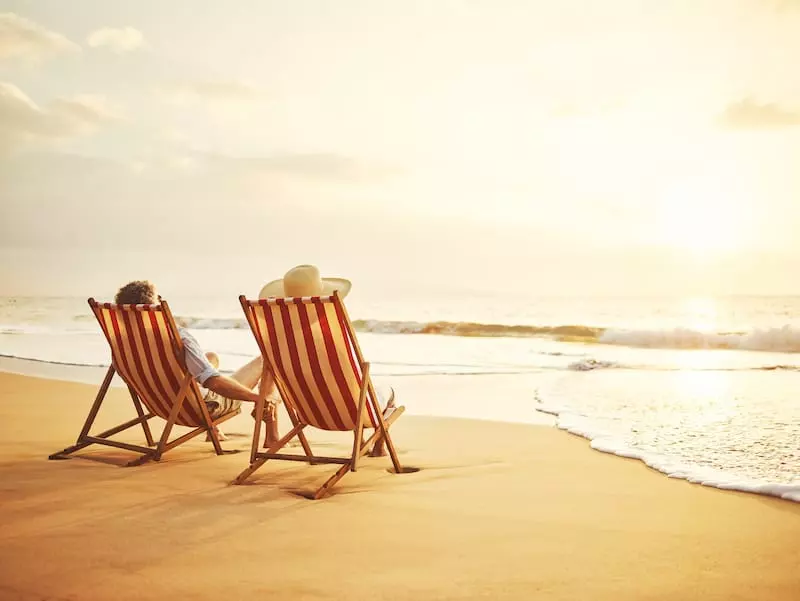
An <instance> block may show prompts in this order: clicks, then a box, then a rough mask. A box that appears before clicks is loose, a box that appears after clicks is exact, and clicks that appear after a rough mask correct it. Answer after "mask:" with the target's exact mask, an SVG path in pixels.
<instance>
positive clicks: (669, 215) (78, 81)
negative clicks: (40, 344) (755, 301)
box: [0, 0, 800, 297]
mask: <svg viewBox="0 0 800 601" xmlns="http://www.w3.org/2000/svg"><path fill="white" fill-rule="evenodd" d="M798 59H800V1H798V0H596V1H590V0H583V1H577V0H560V1H559V2H544V1H540V0H519V1H512V0H491V1H478V0H473V1H468V0H461V1H454V0H437V1H430V0H427V1H426V0H402V1H400V0H395V1H388V0H329V1H322V0H315V1H312V0H292V1H291V2H288V1H281V2H276V1H269V0H262V1H255V0H243V1H239V2H236V3H223V2H195V1H191V2H190V1H177V0H176V1H172V2H163V1H151V0H138V1H137V2H124V3H123V2H106V1H103V0H96V1H95V0H92V1H90V0H72V1H70V2H63V1H59V0H52V1H51V0H39V1H30V0H28V1H8V0H0V295H37V294H50V295H73V294H75V295H84V294H85V295H87V296H88V295H94V296H98V297H102V296H103V294H104V293H105V292H104V291H109V292H108V294H110V293H111V292H113V290H115V289H116V288H117V287H118V286H119V285H120V284H121V283H124V282H125V281H127V280H129V279H133V278H137V279H138V278H147V279H153V280H155V281H157V282H158V283H159V288H160V289H161V290H162V291H164V292H166V293H169V292H172V291H174V292H176V293H189V294H201V293H208V294H211V293H219V294H225V293H226V292H230V293H231V294H233V295H234V296H235V295H236V294H239V293H241V292H245V293H248V292H250V291H257V290H258V289H259V288H260V286H261V284H263V283H264V282H266V281H269V280H272V279H275V278H277V277H280V276H281V275H282V274H283V273H284V272H285V271H286V270H287V269H289V268H290V267H292V266H293V265H296V264H303V263H314V264H317V265H319V267H320V269H321V270H322V271H323V273H324V274H327V275H336V276H343V277H349V278H350V279H352V280H353V281H354V283H355V286H354V291H357V290H358V287H364V288H368V289H371V290H373V291H374V292H377V293H381V292H385V293H386V294H390V293H391V292H392V291H393V290H398V289H404V290H408V289H412V290H413V289H418V290H419V291H420V293H423V294H424V293H425V291H427V290H434V289H437V290H438V289H441V290H452V291H457V292H464V293H469V292H470V291H485V290H489V291H493V292H494V291H496V292H499V293H505V292H509V293H514V294H530V295H556V296H557V295H562V294H564V295H576V294H581V295H582V294H587V295H592V294H603V295H609V294H611V295H615V294H617V295H639V294H651V293H652V294H667V293H670V294H679V295H684V294H685V295H697V294H700V295H717V294H800V283H798V280H797V278H794V277H792V276H793V274H794V273H795V272H796V271H797V268H798V267H799V266H800V261H798V257H800V237H798V236H796V235H795V231H796V230H797V228H798V226H800V169H797V168H796V166H797V165H798V164H800V163H798V161H799V160H800V75H798V71H797V63H798Z"/></svg>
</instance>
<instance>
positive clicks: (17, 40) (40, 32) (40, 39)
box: [0, 13, 80, 60]
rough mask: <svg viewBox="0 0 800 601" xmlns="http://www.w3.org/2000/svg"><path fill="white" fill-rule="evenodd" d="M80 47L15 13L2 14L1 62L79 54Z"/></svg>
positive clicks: (0, 17) (0, 27)
mask: <svg viewBox="0 0 800 601" xmlns="http://www.w3.org/2000/svg"><path fill="white" fill-rule="evenodd" d="M79 51H80V46H78V45H77V44H75V43H73V42H71V41H69V40H68V39H67V38H65V37H64V36H63V35H61V34H59V33H56V32H54V31H50V30H49V29H46V28H44V27H42V26H41V25H39V24H38V23H34V22H33V21H29V20H28V19H25V18H24V17H20V16H19V15H17V14H14V13H0V60H3V59H9V58H14V57H24V58H29V59H41V58H45V57H47V56H51V55H54V54H59V53H63V52H79Z"/></svg>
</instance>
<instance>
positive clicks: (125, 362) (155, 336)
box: [90, 302, 204, 427]
mask: <svg viewBox="0 0 800 601" xmlns="http://www.w3.org/2000/svg"><path fill="white" fill-rule="evenodd" d="M90 304H91V307H92V310H93V311H94V314H95V317H97V321H98V322H99V323H100V327H101V328H102V329H103V333H104V334H105V335H106V338H107V339H108V344H109V345H110V346H111V361H112V365H113V366H114V369H116V370H117V372H118V373H119V375H120V376H122V379H123V380H125V382H126V383H128V384H130V385H131V387H133V389H134V390H135V391H136V394H137V395H138V397H139V399H141V401H142V402H143V403H144V404H145V406H146V407H147V408H148V409H149V410H150V411H151V412H152V413H155V414H156V415H158V416H160V417H162V418H164V419H168V418H169V414H170V411H171V410H172V408H173V406H174V405H175V403H176V402H177V401H178V398H177V397H178V392H179V391H180V387H181V384H182V382H183V380H184V379H185V378H186V377H187V372H186V370H185V369H184V368H183V367H182V364H183V362H182V361H181V360H180V359H179V355H178V352H182V348H183V347H182V346H179V345H180V338H178V337H177V332H174V331H171V328H170V325H169V324H168V322H167V316H166V315H165V313H164V311H163V310H162V308H161V305H115V304H112V303H96V302H90ZM186 394H187V398H186V401H184V403H183V406H182V407H181V410H180V412H179V413H178V417H177V418H176V420H175V423H176V424H177V425H180V426H193V427H196V426H201V425H203V424H204V421H203V417H202V413H201V411H200V408H199V407H200V405H199V403H201V402H203V401H202V399H201V398H200V396H199V391H198V390H197V387H196V386H194V385H192V384H190V385H189V387H188V389H187V391H186Z"/></svg>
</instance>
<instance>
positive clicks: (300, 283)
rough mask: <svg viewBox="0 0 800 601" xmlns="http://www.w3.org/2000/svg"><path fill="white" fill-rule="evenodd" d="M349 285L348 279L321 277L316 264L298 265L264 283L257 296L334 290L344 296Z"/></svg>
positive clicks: (281, 295)
mask: <svg viewBox="0 0 800 601" xmlns="http://www.w3.org/2000/svg"><path fill="white" fill-rule="evenodd" d="M351 287H352V284H351V283H350V280H346V279H344V278H323V277H321V276H320V273H319V269H318V268H317V267H316V265H298V266H297V267H292V268H291V269H290V270H289V271H287V272H286V275H284V276H283V277H282V278H281V279H279V280H273V281H271V282H269V283H268V284H265V285H264V287H263V288H262V289H261V292H259V293H258V298H272V297H284V298H286V297H298V296H330V295H331V294H333V293H334V291H335V292H338V293H339V296H341V297H342V298H344V297H345V296H347V294H348V293H349V292H350V288H351Z"/></svg>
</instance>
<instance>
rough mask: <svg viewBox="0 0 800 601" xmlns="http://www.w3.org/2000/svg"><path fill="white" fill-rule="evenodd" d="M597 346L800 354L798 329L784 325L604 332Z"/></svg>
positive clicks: (612, 330) (614, 330) (799, 333)
mask: <svg viewBox="0 0 800 601" xmlns="http://www.w3.org/2000/svg"><path fill="white" fill-rule="evenodd" d="M598 342H600V343H602V344H615V345H623V346H635V347H645V348H667V349H668V348H677V349H736V350H748V351H773V352H800V329H798V328H795V327H792V326H790V325H785V326H783V327H780V328H767V329H760V330H753V331H751V332H701V331H699V330H692V329H688V328H675V329H671V330H616V329H611V330H606V331H605V332H603V333H602V334H601V335H600V337H599V339H598Z"/></svg>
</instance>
